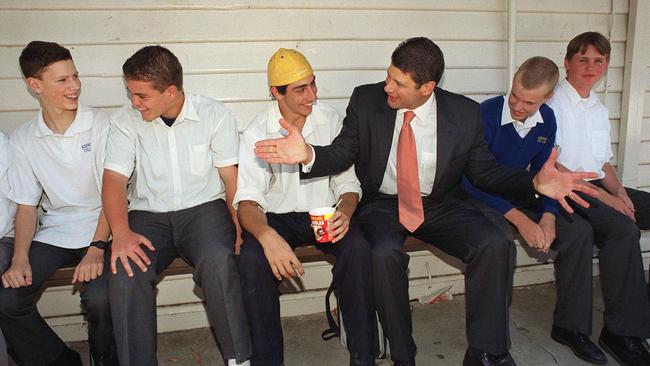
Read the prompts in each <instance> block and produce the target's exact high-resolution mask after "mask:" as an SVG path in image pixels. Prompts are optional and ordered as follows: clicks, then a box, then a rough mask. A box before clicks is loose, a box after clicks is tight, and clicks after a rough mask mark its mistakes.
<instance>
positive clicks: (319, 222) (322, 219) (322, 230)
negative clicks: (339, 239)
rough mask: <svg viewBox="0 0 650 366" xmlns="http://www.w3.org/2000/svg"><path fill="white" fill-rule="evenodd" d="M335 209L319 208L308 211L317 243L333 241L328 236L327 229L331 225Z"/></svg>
mask: <svg viewBox="0 0 650 366" xmlns="http://www.w3.org/2000/svg"><path fill="white" fill-rule="evenodd" d="M335 211H336V209H335V208H334V207H319V208H315V209H313V210H309V216H310V217H311V227H312V229H314V236H315V237H316V241H317V242H319V243H329V242H331V241H332V239H334V237H333V236H330V233H329V232H328V231H327V228H328V227H329V226H330V225H331V224H332V221H331V219H332V216H334V212H335Z"/></svg>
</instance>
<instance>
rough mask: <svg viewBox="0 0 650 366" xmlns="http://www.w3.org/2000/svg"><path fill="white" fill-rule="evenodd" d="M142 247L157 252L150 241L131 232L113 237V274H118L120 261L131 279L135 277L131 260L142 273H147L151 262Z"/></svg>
mask: <svg viewBox="0 0 650 366" xmlns="http://www.w3.org/2000/svg"><path fill="white" fill-rule="evenodd" d="M141 245H144V246H145V247H147V248H148V249H149V250H151V251H154V250H156V248H155V247H154V246H153V244H151V242H150V241H149V239H147V238H145V237H144V236H142V235H140V234H138V233H134V232H133V231H131V230H129V231H128V232H126V233H125V234H122V235H119V236H113V244H112V245H111V272H113V274H117V260H118V259H119V260H120V262H121V263H122V266H124V270H125V271H126V274H127V275H128V276H129V277H133V269H131V265H130V264H129V259H131V260H132V261H133V263H135V265H136V266H138V268H140V270H141V271H142V272H146V271H147V266H148V265H150V264H151V260H149V257H148V256H147V254H146V253H145V252H144V250H142V247H141Z"/></svg>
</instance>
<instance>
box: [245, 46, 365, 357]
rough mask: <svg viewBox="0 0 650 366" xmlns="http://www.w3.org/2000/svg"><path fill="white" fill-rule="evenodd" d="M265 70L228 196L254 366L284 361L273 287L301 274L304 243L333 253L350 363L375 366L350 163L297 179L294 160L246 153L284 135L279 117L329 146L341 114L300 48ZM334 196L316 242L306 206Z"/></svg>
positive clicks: (319, 204) (323, 202) (318, 204)
mask: <svg viewBox="0 0 650 366" xmlns="http://www.w3.org/2000/svg"><path fill="white" fill-rule="evenodd" d="M267 73H268V82H269V88H270V91H271V95H272V97H273V99H274V100H273V101H272V102H270V103H269V104H268V106H267V108H266V110H265V111H264V112H262V113H260V114H258V115H257V116H256V117H255V118H254V119H253V121H252V122H251V123H250V124H249V126H248V128H246V130H245V131H244V132H243V134H242V137H241V148H240V153H239V159H240V164H241V165H240V170H239V177H238V182H237V194H236V195H235V199H234V204H235V205H236V206H237V207H238V215H239V220H240V222H241V224H242V227H243V228H244V230H245V231H244V244H243V245H242V249H241V255H240V258H239V263H238V264H239V271H240V273H241V277H242V287H243V289H244V304H245V306H246V313H247V315H248V319H249V321H250V327H251V334H252V340H253V359H252V361H253V365H254V366H258V365H259V366H261V365H269V366H280V365H283V364H284V349H283V340H282V326H281V323H280V301H279V295H280V293H279V290H278V285H279V283H280V281H281V280H282V279H283V278H289V277H296V276H300V275H302V274H304V269H303V266H302V264H301V263H300V261H299V260H298V258H297V257H296V255H295V254H294V252H293V249H294V248H295V247H297V246H299V245H303V244H304V243H310V244H315V245H317V248H318V249H319V250H321V251H323V252H324V253H328V254H333V255H334V256H336V264H335V265H334V268H333V269H332V276H333V281H334V284H335V285H336V287H337V288H338V289H339V293H340V301H341V303H340V306H341V309H342V311H343V320H344V323H345V327H346V331H347V332H348V348H349V350H350V365H360V366H364V365H374V364H375V362H374V360H375V357H374V355H375V350H374V348H375V347H374V344H375V343H374V342H373V335H374V334H376V328H375V324H376V321H375V315H374V314H375V312H374V305H373V301H372V294H373V293H372V287H371V283H372V282H371V278H370V272H371V262H370V246H369V245H368V243H367V242H366V240H365V239H364V237H363V234H362V233H361V230H360V228H359V225H358V223H357V222H356V220H355V219H353V217H352V214H353V213H354V211H355V210H356V208H357V204H358V202H359V197H360V195H361V187H360V186H359V181H358V180H357V177H356V175H355V174H354V170H353V168H349V169H347V170H346V171H344V172H342V173H340V174H338V175H334V176H326V177H320V178H314V179H302V178H301V176H300V175H301V174H300V166H299V164H294V165H281V164H268V163H266V162H265V161H263V160H261V159H258V158H257V157H256V156H255V155H254V153H253V146H254V145H255V142H256V141H258V140H260V139H264V138H272V137H280V136H282V135H283V133H284V130H283V129H282V127H281V126H280V123H281V122H280V121H281V120H284V121H285V122H286V123H290V124H291V125H292V126H295V127H296V128H299V129H300V131H301V133H302V135H303V136H304V137H305V139H306V140H307V141H309V142H311V143H315V144H329V143H330V142H331V141H332V140H333V139H334V137H336V135H337V134H338V132H339V130H340V129H341V122H342V116H341V115H340V113H338V112H337V111H336V110H334V109H333V108H331V107H329V106H327V105H325V104H323V103H321V102H319V101H318V97H317V92H318V89H317V87H316V77H315V76H314V73H313V71H312V68H311V65H310V64H309V62H308V61H307V59H306V58H305V56H304V55H302V54H301V53H300V52H298V51H296V50H292V49H284V48H281V49H279V50H278V51H277V52H275V53H274V54H273V56H271V58H270V60H269V63H268V70H267ZM339 200H340V204H339V205H338V209H337V211H336V212H335V214H334V217H333V218H332V227H331V230H332V231H331V234H330V235H331V236H332V237H333V238H334V240H333V241H332V242H331V243H317V242H316V240H315V238H314V231H313V230H312V228H311V227H310V218H309V213H308V211H309V210H310V209H315V208H319V207H324V206H333V205H334V204H336V202H337V201H339Z"/></svg>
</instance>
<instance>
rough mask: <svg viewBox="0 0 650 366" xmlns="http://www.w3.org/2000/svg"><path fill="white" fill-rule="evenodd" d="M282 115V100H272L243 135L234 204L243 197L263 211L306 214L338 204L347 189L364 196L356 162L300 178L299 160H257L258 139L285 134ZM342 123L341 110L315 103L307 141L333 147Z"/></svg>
mask: <svg viewBox="0 0 650 366" xmlns="http://www.w3.org/2000/svg"><path fill="white" fill-rule="evenodd" d="M280 118H282V115H281V114H280V109H279V107H278V103H277V101H273V102H271V103H269V105H268V107H267V108H266V110H265V111H264V112H262V113H260V114H258V115H257V116H255V118H253V120H252V121H251V123H250V124H249V125H248V127H247V128H246V130H245V131H244V132H243V133H242V135H241V142H240V149H239V161H240V163H239V174H238V176H237V193H236V194H235V198H234V200H233V206H234V207H235V208H237V207H238V205H239V202H241V201H254V202H257V204H258V205H259V206H260V207H261V208H262V210H263V211H264V212H267V211H269V212H274V213H287V212H307V211H309V210H310V209H313V208H318V207H324V206H332V205H334V204H335V203H336V202H337V201H338V199H339V196H340V195H342V194H343V193H347V192H354V193H358V194H359V197H361V184H360V183H359V180H358V179H357V176H356V174H355V173H354V166H352V167H350V168H349V169H348V170H346V171H344V172H342V173H340V174H337V175H334V176H325V177H318V178H311V179H303V180H301V179H300V169H301V168H300V166H301V165H300V164H292V165H288V164H269V163H267V162H265V161H263V160H261V159H259V158H257V157H256V156H255V153H254V151H253V149H254V147H255V142H257V141H259V140H264V139H272V138H279V137H283V136H286V134H287V132H286V130H284V129H283V128H282V127H281V126H280V123H279V121H280ZM342 121H343V116H342V115H341V114H340V113H339V112H338V111H336V110H334V109H333V108H331V107H329V106H327V105H325V104H323V103H321V102H317V103H314V105H313V109H312V112H311V114H310V115H309V116H307V120H306V121H305V125H304V126H303V128H302V135H303V137H304V138H305V140H306V141H307V143H309V144H314V145H329V144H330V143H331V142H332V140H334V138H335V137H336V136H337V135H338V134H339V132H340V131H341V127H342V125H343V124H342V123H343V122H342Z"/></svg>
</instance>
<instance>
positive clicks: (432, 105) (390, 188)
mask: <svg viewBox="0 0 650 366" xmlns="http://www.w3.org/2000/svg"><path fill="white" fill-rule="evenodd" d="M406 111H408V109H405V108H402V109H398V110H397V115H396V116H395V129H394V131H393V141H392V143H391V146H390V155H388V164H386V171H385V172H384V177H383V179H382V181H381V186H380V187H379V192H382V193H386V194H392V195H395V194H397V144H398V142H399V134H400V132H401V130H402V125H403V124H404V113H405V112H406ZM413 112H414V113H415V118H413V120H412V121H411V128H412V129H413V134H414V135H415V150H416V153H417V159H418V178H419V180H420V194H421V195H422V196H428V195H429V194H431V190H432V189H433V180H434V179H435V177H436V163H437V162H436V158H437V152H436V147H437V143H438V138H437V124H438V123H437V121H438V116H437V109H436V98H435V92H434V93H431V96H430V97H429V99H427V101H426V102H424V104H422V105H421V106H419V107H417V108H415V109H413Z"/></svg>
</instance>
